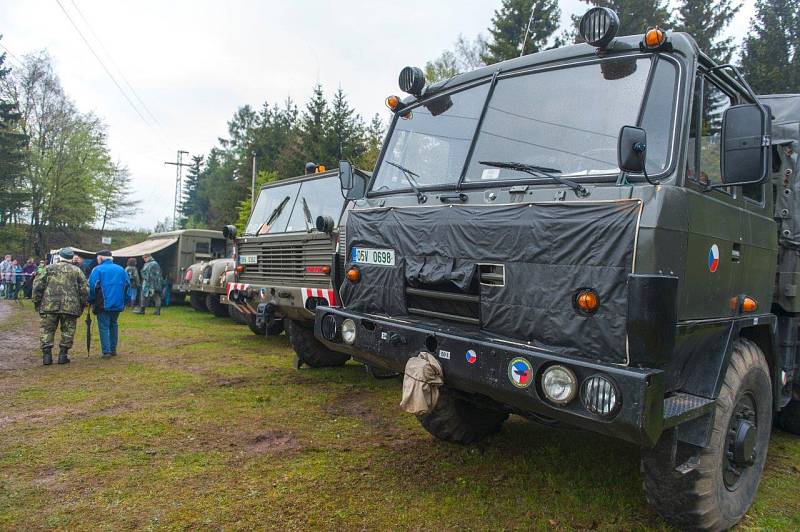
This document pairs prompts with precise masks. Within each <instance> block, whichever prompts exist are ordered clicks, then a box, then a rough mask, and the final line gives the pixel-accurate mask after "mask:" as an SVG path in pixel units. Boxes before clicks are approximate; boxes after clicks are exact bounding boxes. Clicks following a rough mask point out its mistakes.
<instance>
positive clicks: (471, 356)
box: [466, 349, 478, 364]
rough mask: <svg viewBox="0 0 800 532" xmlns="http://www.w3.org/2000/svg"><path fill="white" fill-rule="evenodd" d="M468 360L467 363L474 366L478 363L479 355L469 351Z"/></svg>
mask: <svg viewBox="0 0 800 532" xmlns="http://www.w3.org/2000/svg"><path fill="white" fill-rule="evenodd" d="M466 358H467V363H469V364H474V363H475V362H477V361H478V353H476V352H475V351H473V350H472V349H470V350H469V351H467V355H466Z"/></svg>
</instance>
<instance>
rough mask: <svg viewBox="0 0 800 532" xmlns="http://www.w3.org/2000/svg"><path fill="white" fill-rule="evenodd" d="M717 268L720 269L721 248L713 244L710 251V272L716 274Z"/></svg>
mask: <svg viewBox="0 0 800 532" xmlns="http://www.w3.org/2000/svg"><path fill="white" fill-rule="evenodd" d="M717 268H719V248H718V247H717V245H716V244H712V246H711V249H709V250H708V271H710V272H711V273H714V272H715V271H717Z"/></svg>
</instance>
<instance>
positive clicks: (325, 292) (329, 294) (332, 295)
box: [300, 288, 339, 307]
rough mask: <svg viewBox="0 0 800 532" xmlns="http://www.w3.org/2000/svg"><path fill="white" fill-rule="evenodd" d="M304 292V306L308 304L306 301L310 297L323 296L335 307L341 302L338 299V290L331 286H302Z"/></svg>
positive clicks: (329, 304) (330, 305)
mask: <svg viewBox="0 0 800 532" xmlns="http://www.w3.org/2000/svg"><path fill="white" fill-rule="evenodd" d="M300 291H301V292H302V293H303V307H305V306H306V301H308V298H309V297H322V298H325V299H327V300H328V306H329V307H335V306H337V305H338V304H339V303H338V301H337V300H336V291H335V290H333V289H331V288H301V289H300Z"/></svg>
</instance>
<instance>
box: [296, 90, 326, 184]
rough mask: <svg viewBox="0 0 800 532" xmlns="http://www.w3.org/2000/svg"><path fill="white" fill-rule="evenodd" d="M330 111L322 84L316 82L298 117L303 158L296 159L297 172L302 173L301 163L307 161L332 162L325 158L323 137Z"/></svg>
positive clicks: (324, 139) (324, 140)
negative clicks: (301, 113)
mask: <svg viewBox="0 0 800 532" xmlns="http://www.w3.org/2000/svg"><path fill="white" fill-rule="evenodd" d="M330 112H331V111H330V108H329V107H328V101H327V100H326V99H325V94H324V93H323V92H322V85H320V84H319V83H318V84H317V85H315V86H314V92H313V93H312V95H311V99H310V100H309V101H308V103H307V104H306V110H305V112H304V113H303V116H302V117H301V118H300V144H301V148H302V155H301V158H302V159H304V160H303V161H297V173H298V174H300V173H302V169H303V164H304V163H305V162H307V161H314V162H315V163H317V164H325V165H330V164H331V163H332V161H329V160H328V159H327V155H328V150H327V148H326V138H325V137H326V134H325V133H326V132H325V126H326V125H327V123H328V116H329V115H330Z"/></svg>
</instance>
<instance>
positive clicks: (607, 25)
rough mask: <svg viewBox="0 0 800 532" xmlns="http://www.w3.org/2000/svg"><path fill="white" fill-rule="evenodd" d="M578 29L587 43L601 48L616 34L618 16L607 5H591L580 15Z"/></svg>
mask: <svg viewBox="0 0 800 532" xmlns="http://www.w3.org/2000/svg"><path fill="white" fill-rule="evenodd" d="M578 29H579V31H580V34H581V37H583V38H584V40H585V41H586V42H587V43H589V44H591V45H592V46H597V47H598V48H603V47H605V46H607V45H608V43H610V42H611V40H612V39H613V38H614V36H615V35H616V34H617V30H619V17H618V16H617V14H616V13H615V12H614V11H612V10H611V9H608V8H607V7H593V8H592V9H590V10H589V11H587V12H586V14H585V15H583V17H581V22H580V25H579V26H578Z"/></svg>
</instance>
